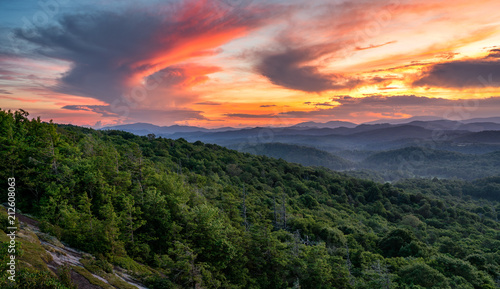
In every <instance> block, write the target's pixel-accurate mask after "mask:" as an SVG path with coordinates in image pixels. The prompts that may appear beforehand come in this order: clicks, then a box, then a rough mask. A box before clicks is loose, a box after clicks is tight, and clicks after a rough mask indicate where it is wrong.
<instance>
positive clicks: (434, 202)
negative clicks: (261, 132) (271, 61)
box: [0, 110, 500, 289]
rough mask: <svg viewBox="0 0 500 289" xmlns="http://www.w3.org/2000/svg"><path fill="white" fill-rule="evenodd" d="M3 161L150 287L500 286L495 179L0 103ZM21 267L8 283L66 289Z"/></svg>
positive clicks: (4, 173) (65, 230)
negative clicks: (286, 151) (326, 160)
mask: <svg viewBox="0 0 500 289" xmlns="http://www.w3.org/2000/svg"><path fill="white" fill-rule="evenodd" d="M0 159H1V161H0V180H2V182H4V183H5V182H6V181H7V179H8V178H11V177H15V179H16V189H17V204H16V205H17V207H18V209H19V210H20V212H22V213H23V214H29V215H31V216H33V217H34V218H36V219H38V220H39V221H40V228H41V229H42V230H43V231H44V232H45V233H47V234H50V235H52V236H54V237H56V238H58V239H60V240H61V241H62V242H63V243H65V244H67V245H69V246H72V247H74V248H77V249H79V250H82V251H84V252H86V253H89V254H92V256H95V259H94V261H93V262H94V263H93V264H92V266H94V267H95V268H96V270H104V271H110V270H113V266H114V265H119V266H121V267H123V268H126V269H128V270H129V273H130V274H133V275H134V277H136V278H138V279H139V280H141V282H142V283H143V284H144V285H145V286H147V288H151V289H159V288H234V289H236V288H304V289H307V288H311V289H318V288H350V289H355V288H356V289H357V288H359V289H361V288H366V289H377V288H384V289H387V288H405V289H406V288H412V289H417V288H435V289H437V288H439V289H442V288H444V289H446V288H449V289H451V288H460V289H493V288H500V222H499V218H500V203H499V197H498V196H499V188H500V181H498V177H497V178H495V177H491V178H489V179H482V180H477V181H475V182H466V181H462V180H438V179H412V180H401V181H399V182H397V183H394V184H389V183H384V184H383V183H376V182H373V181H370V180H366V179H362V178H355V177H352V176H349V175H347V174H345V173H341V172H335V171H332V170H330V169H327V168H322V167H306V166H303V165H299V164H293V163H288V162H286V161H285V160H283V159H274V158H270V157H267V156H259V155H251V154H249V153H242V152H238V151H235V150H230V149H227V148H224V147H221V146H219V145H214V144H206V143H202V142H200V141H197V142H194V143H189V142H187V141H186V140H184V139H182V138H181V139H177V140H172V139H168V138H164V137H156V136H155V135H154V134H149V135H147V136H137V135H133V134H131V133H127V132H123V131H117V130H109V131H97V130H93V129H88V128H83V127H77V126H72V125H62V124H55V123H52V122H50V123H46V122H42V121H41V120H40V118H30V116H29V114H28V112H26V111H24V110H18V111H5V110H2V111H0ZM342 165H343V164H342ZM3 196H5V194H3ZM5 199H6V198H5V197H4V200H3V202H5V201H6V200H5ZM0 216H1V219H0V229H2V230H4V231H5V230H6V227H7V223H6V216H4V215H0ZM0 234H2V235H4V233H3V232H0ZM7 244H8V243H7V242H3V243H2V247H1V248H0V250H1V253H0V259H1V260H0V264H1V266H5V265H4V264H6V262H7V259H6V258H8V255H7V254H6V248H7ZM20 246H21V247H22V245H20ZM20 266H21V267H20V268H21V269H20V271H19V272H18V275H19V278H18V281H17V283H15V284H12V283H10V282H9V281H8V279H7V274H6V273H5V271H6V270H4V268H3V269H2V271H1V274H2V275H1V276H0V287H2V288H9V286H10V287H12V288H42V287H36V286H35V287H29V286H33V285H29V286H28V284H36V283H37V282H39V284H41V283H42V281H43V284H45V285H44V286H45V287H43V288H60V289H63V288H71V285H68V284H69V282H65V281H64V280H63V279H64V278H62V277H61V276H62V275H61V276H57V275H53V274H49V275H48V274H47V272H43V271H42V270H39V269H37V268H34V267H30V266H23V265H22V264H20ZM141 266H142V267H147V268H148V270H135V268H137V267H141ZM142 267H141V268H142ZM23 282H26V283H23Z"/></svg>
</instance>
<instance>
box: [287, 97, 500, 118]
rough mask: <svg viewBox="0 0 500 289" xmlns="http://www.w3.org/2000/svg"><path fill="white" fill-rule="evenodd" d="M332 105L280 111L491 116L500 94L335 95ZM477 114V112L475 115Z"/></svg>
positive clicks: (359, 115) (307, 114) (293, 115)
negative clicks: (472, 96) (467, 96)
mask: <svg viewBox="0 0 500 289" xmlns="http://www.w3.org/2000/svg"><path fill="white" fill-rule="evenodd" d="M335 103H336V106H335V107H332V108H327V109H315V110H310V111H288V112H282V113H280V115H281V116H283V117H289V118H307V119H308V118H316V119H330V120H331V119H352V118H357V119H360V120H363V119H365V120H370V119H373V118H374V117H379V118H385V117H403V116H408V115H434V116H439V117H443V118H452V119H453V118H455V119H457V118H466V116H470V117H472V116H480V115H481V114H492V115H494V114H495V113H496V111H497V108H498V107H499V106H500V97H488V98H482V99H457V100H452V99H445V98H431V97H426V96H416V95H394V96H384V95H370V96H366V97H360V98H357V97H351V96H348V95H340V96H336V97H334V98H333V99H332V101H331V104H335ZM476 113H477V115H476Z"/></svg>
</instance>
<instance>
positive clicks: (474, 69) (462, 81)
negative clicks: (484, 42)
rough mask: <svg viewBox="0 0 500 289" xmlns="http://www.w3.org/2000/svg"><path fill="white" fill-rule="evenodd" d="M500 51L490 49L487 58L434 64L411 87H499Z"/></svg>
mask: <svg viewBox="0 0 500 289" xmlns="http://www.w3.org/2000/svg"><path fill="white" fill-rule="evenodd" d="M499 57H500V50H499V49H492V50H490V53H489V55H488V56H487V57H485V58H481V59H472V60H457V61H451V62H445V63H438V64H434V65H432V66H431V67H430V69H429V70H428V71H426V72H424V73H423V74H422V75H421V76H420V77H419V79H417V80H415V81H414V82H413V86H428V87H446V88H457V89H460V88H474V87H477V88H481V87H500V59H497V58H499Z"/></svg>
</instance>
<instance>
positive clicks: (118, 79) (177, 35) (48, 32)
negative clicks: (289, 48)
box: [16, 1, 269, 103]
mask: <svg viewBox="0 0 500 289" xmlns="http://www.w3.org/2000/svg"><path fill="white" fill-rule="evenodd" d="M212 4H213V3H212V2H210V1H207V2H202V3H201V4H200V3H198V4H197V3H196V2H195V1H183V2H181V3H176V4H175V5H174V4H166V5H165V6H164V7H155V9H148V8H145V7H142V8H141V9H135V10H133V11H132V10H125V11H120V12H111V11H101V12H95V11H93V12H87V13H81V14H76V15H64V16H62V17H61V18H60V19H59V20H58V23H57V24H56V25H53V26H44V27H36V30H35V31H33V33H32V34H33V35H30V37H26V36H24V34H23V32H22V30H21V29H18V30H17V33H16V35H17V37H18V38H20V39H24V40H26V41H27V43H29V44H30V45H32V46H35V47H37V49H36V50H35V51H36V53H37V54H41V55H44V56H46V57H49V58H54V59H62V60H66V61H69V62H70V63H72V65H71V69H70V70H69V71H67V72H66V73H65V74H64V75H63V76H62V77H61V79H60V80H59V84H58V85H57V86H56V87H55V88H54V90H56V91H57V92H62V93H67V94H74V95H83V96H89V97H93V98H97V99H100V100H102V101H105V102H107V103H111V102H112V100H113V99H115V98H117V97H119V96H120V95H122V94H123V93H126V92H127V91H128V90H129V89H130V88H131V86H134V85H137V84H138V83H140V81H141V79H143V78H144V77H146V76H148V75H150V74H151V73H153V72H154V71H156V70H161V69H164V68H165V67H168V66H170V65H174V64H176V63H178V62H182V61H185V60H186V59H189V58H190V57H194V56H202V55H210V54H213V53H216V52H215V51H214V49H215V48H217V47H218V46H220V45H222V44H224V43H226V42H228V41H229V40H231V39H233V38H235V37H238V36H240V35H241V33H243V31H245V30H246V29H252V28H255V27H258V26H259V25H261V24H262V23H263V22H264V20H265V19H266V18H267V17H269V15H268V14H266V13H262V11H261V13H254V11H252V12H251V11H247V10H245V9H237V10H227V11H224V14H221V13H219V12H221V11H220V9H219V8H218V7H217V6H215V5H212Z"/></svg>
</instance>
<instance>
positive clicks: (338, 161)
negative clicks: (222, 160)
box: [230, 143, 354, 170]
mask: <svg viewBox="0 0 500 289" xmlns="http://www.w3.org/2000/svg"><path fill="white" fill-rule="evenodd" d="M230 148H234V149H237V150H239V151H242V152H247V153H252V154H255V155H265V156H268V157H272V158H276V159H284V160H285V161H287V162H292V163H298V164H302V165H304V166H322V167H325V168H329V169H332V170H346V169H350V168H352V167H354V163H352V162H350V161H348V160H345V159H343V158H341V157H338V156H336V155H333V154H331V153H328V152H325V151H322V150H318V149H315V148H311V147H306V146H299V145H292V144H282V143H266V144H259V145H242V146H236V147H230Z"/></svg>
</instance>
